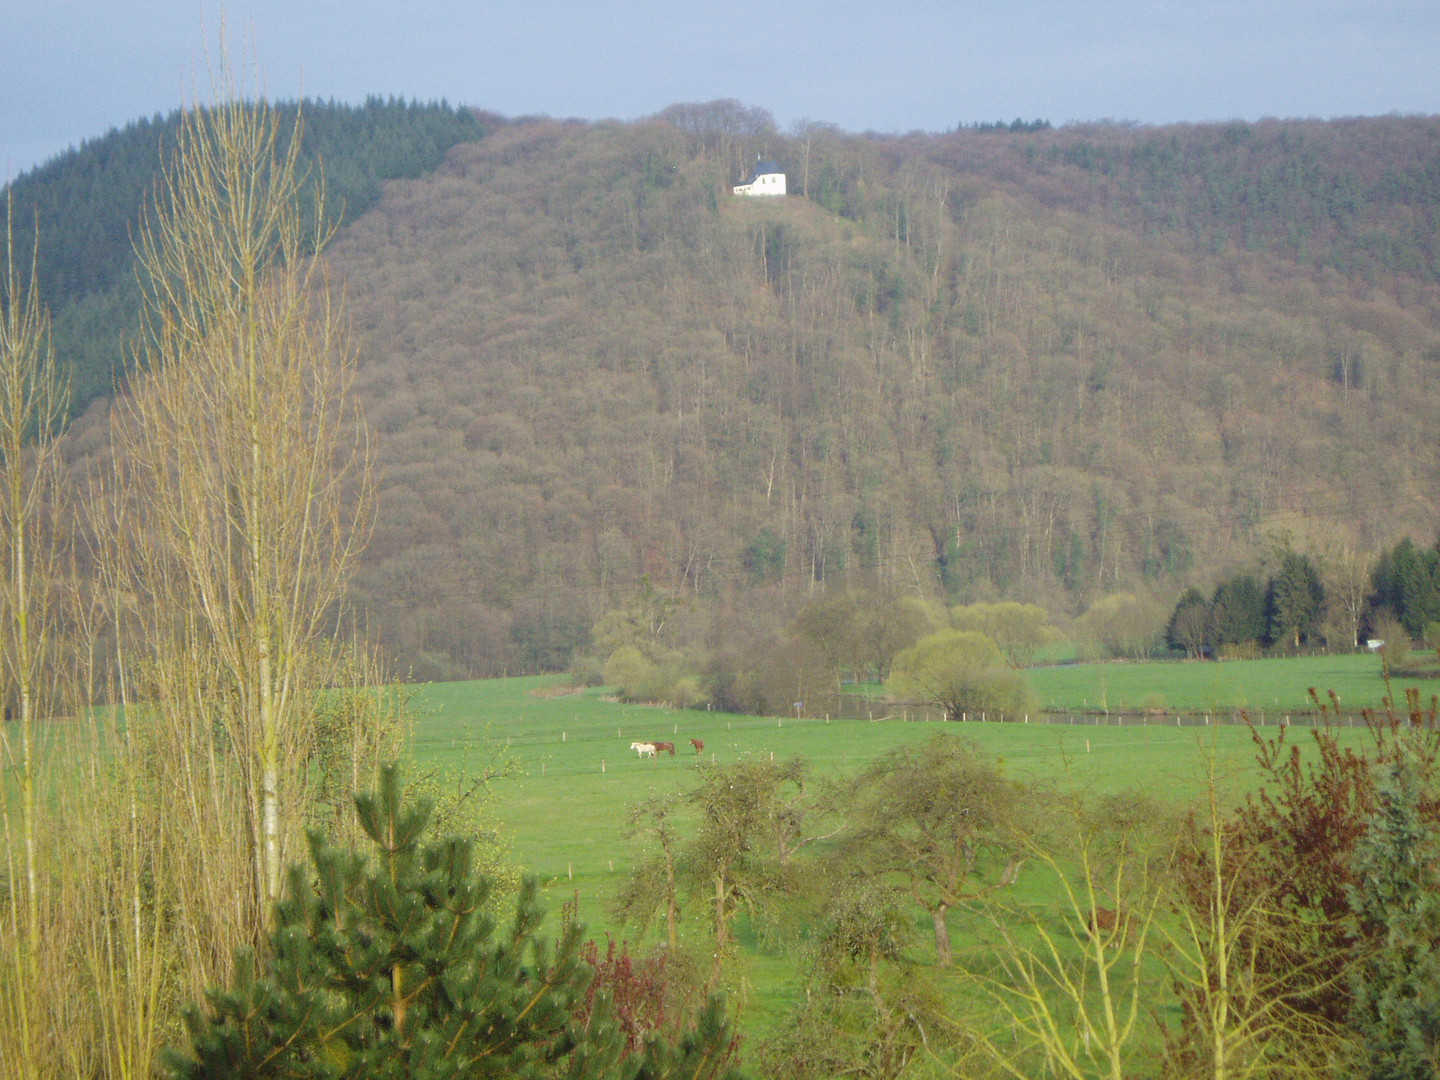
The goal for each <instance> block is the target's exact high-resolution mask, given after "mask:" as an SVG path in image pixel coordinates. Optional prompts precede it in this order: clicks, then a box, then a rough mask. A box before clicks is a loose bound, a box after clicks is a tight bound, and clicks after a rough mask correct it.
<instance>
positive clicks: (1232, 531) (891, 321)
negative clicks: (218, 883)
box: [17, 102, 1440, 677]
mask: <svg viewBox="0 0 1440 1080" xmlns="http://www.w3.org/2000/svg"><path fill="white" fill-rule="evenodd" d="M411 109H412V107H406V110H411ZM367 110H370V111H373V112H374V113H375V116H374V119H375V125H374V126H375V127H376V129H377V136H376V144H377V145H378V146H380V147H381V148H382V150H383V148H384V147H389V146H392V145H396V144H398V143H400V142H403V141H404V140H403V139H402V138H401V136H400V135H399V134H395V135H393V136H392V135H390V134H387V132H391V131H401V130H405V131H410V130H412V129H411V128H407V127H406V126H405V124H403V123H401V122H400V121H399V120H395V123H394V124H393V125H390V124H389V120H387V119H386V118H391V119H394V118H393V117H391V113H392V112H393V111H394V108H393V107H392V106H391V105H386V106H384V107H383V108H382V107H381V105H380V104H379V103H374V104H373V106H371V107H367ZM367 110H360V111H358V112H356V113H355V114H354V115H353V116H351V114H349V113H345V115H346V116H347V117H349V118H350V119H349V120H347V123H350V127H347V128H345V129H344V130H345V131H346V132H350V133H353V134H354V136H355V138H357V139H358V138H360V137H361V133H362V132H363V131H364V129H365V122H366V121H365V117H366V116H367V115H369V114H370V113H369V111H367ZM312 111H315V112H323V111H324V110H323V109H320V108H319V107H315V108H314V109H313V110H312ZM412 111H413V110H412ZM342 112H343V110H342ZM420 113H421V114H422V115H420V116H419V117H417V118H416V119H415V122H414V126H413V131H414V132H429V133H430V135H429V136H428V137H429V139H430V141H429V142H426V144H425V145H426V146H429V147H431V148H432V149H433V150H434V151H435V152H434V154H429V151H427V154H429V156H425V155H422V156H423V157H424V161H425V162H426V163H433V162H434V161H435V160H437V159H438V153H439V151H440V150H441V149H442V148H443V146H444V145H446V144H447V142H448V141H453V139H455V138H465V137H467V136H465V135H464V134H463V133H462V132H461V129H462V128H465V125H466V124H470V125H472V126H473V125H474V124H475V123H476V122H475V121H474V120H473V118H462V117H461V116H460V115H459V114H451V113H449V112H447V111H446V110H444V109H443V108H441V109H439V110H437V111H436V112H434V113H433V115H432V114H430V113H426V112H425V111H424V110H420ZM408 115H409V112H408V111H407V112H406V116H407V117H408ZM426 117H429V119H426ZM382 120H386V122H385V123H381V121H382ZM351 121H353V123H352V122H351ZM422 121H423V122H422ZM387 125H388V126H387ZM427 125H428V126H427ZM316 126H317V127H319V126H322V125H321V124H319V123H317V124H316ZM381 129H383V130H381ZM146 130H147V131H148V130H149V129H148V128H147V129H146ZM466 130H471V129H466ZM149 137H150V136H149V135H147V136H146V138H149ZM407 137H409V136H407ZM415 137H417V138H418V136H415ZM336 139H337V141H339V142H341V143H344V144H345V145H349V144H348V142H347V141H346V140H345V139H341V138H340V136H336ZM422 141H424V140H422ZM406 145H410V144H408V143H407V144H406ZM89 149H90V148H87V151H86V152H87V153H88V152H89ZM376 152H377V153H382V151H376ZM757 153H763V154H764V155H765V156H766V157H767V158H773V159H776V160H778V161H779V162H780V163H781V164H782V166H783V167H784V168H785V169H786V170H787V172H788V173H789V174H790V176H791V188H792V190H794V191H796V192H797V193H798V195H797V197H792V198H788V199H784V200H775V201H764V202H762V201H760V200H735V199H733V198H731V197H730V196H729V195H728V190H729V185H730V184H731V183H733V182H734V181H735V180H736V179H737V178H738V176H739V175H740V173H742V172H743V171H744V169H745V167H746V166H747V165H748V163H749V162H751V161H753V160H754V157H755V155H756V154H757ZM382 156H383V154H382ZM393 156H394V157H395V158H396V159H399V158H402V157H404V154H402V153H401V152H400V151H398V150H397V151H396V152H395V154H394V155H393ZM80 157H81V158H84V154H83V153H82V154H81V155H80ZM337 157H340V158H342V159H343V160H349V158H348V157H346V155H345V154H344V153H340V152H338V151H332V152H329V154H328V156H326V158H325V161H326V168H327V175H330V174H332V173H334V172H336V171H338V172H339V173H340V174H341V175H348V172H347V167H345V166H343V165H338V166H337V164H336V158H337ZM85 160H89V159H88V158H86V159H85ZM387 160H389V159H388V158H387ZM407 161H408V159H407ZM362 171H363V170H362ZM373 171H374V174H375V175H382V174H383V175H398V173H394V172H392V173H382V172H381V170H380V169H379V166H377V167H376V168H375V170H373ZM412 172H413V169H412ZM1435 175H1440V121H1437V120H1435V119H1429V118H1398V117H1389V118H1379V119H1374V120H1351V121H1340V122H1334V123H1319V122H1309V121H1306V122H1280V121H1274V122H1268V121H1267V122H1265V123H1262V124H1256V125H1208V126H1204V125H1202V126H1194V127H1174V128H1163V129H1145V128H1135V129H1132V128H1124V127H1114V126H1103V125H1099V126H1073V127H1067V128H1061V129H1049V128H1046V127H1043V126H1038V125H1021V126H1020V127H1019V128H1015V127H1014V126H1013V125H1011V126H1009V127H1008V128H1007V130H1005V131H1000V130H997V129H994V128H993V126H992V127H987V128H985V129H984V130H981V129H979V128H973V129H961V130H957V131H955V132H951V133H948V134H944V135H936V136H921V135H912V136H904V137H899V136H897V137H882V136H871V135H866V136H851V135H847V134H844V133H842V132H840V131H838V130H836V129H834V128H832V127H829V126H827V125H823V124H806V125H802V126H800V127H798V128H796V129H795V130H794V131H793V132H792V133H790V134H786V135H782V134H780V133H779V132H778V131H777V130H776V128H775V125H774V123H773V121H772V120H771V119H770V117H769V116H768V114H766V113H765V112H764V111H763V110H760V109H755V108H749V107H746V106H742V105H739V104H738V103H736V102H711V103H706V104H699V105H677V106H673V107H671V108H670V109H667V110H665V111H664V112H663V113H661V114H660V115H659V116H657V117H655V118H652V119H650V120H646V121H641V122H636V123H630V124H621V123H600V124H587V123H579V122H554V121H548V120H537V121H527V122H524V123H515V124H506V125H496V126H495V127H494V130H493V131H492V132H491V134H490V135H488V136H487V137H486V138H485V139H484V140H481V141H478V142H469V143H466V144H464V145H458V146H454V147H452V149H451V150H450V152H449V154H448V157H447V158H446V162H445V164H444V165H443V166H442V167H441V168H439V169H438V170H436V171H434V172H431V173H427V174H425V175H423V176H416V177H415V178H413V179H410V180H404V181H397V182H395V183H392V184H391V185H389V186H388V187H387V189H386V193H385V195H384V197H383V198H381V199H380V200H379V201H378V202H376V203H375V204H374V205H373V206H371V207H370V209H369V212H368V213H366V214H364V215H363V216H361V217H359V218H358V219H355V218H351V219H349V220H351V224H349V225H348V226H347V227H346V228H344V229H343V230H342V232H341V234H340V235H339V236H338V237H337V239H336V243H335V244H334V245H333V246H332V248H331V254H330V258H331V266H332V269H333V271H334V272H335V273H336V274H337V275H340V276H343V277H344V279H345V280H346V282H347V294H348V297H349V301H350V310H351V312H352V315H353V317H354V319H355V321H356V325H357V329H358V330H359V331H360V336H361V338H362V339H363V340H364V341H365V342H366V345H365V350H364V352H363V354H362V356H361V358H360V359H361V367H360V374H359V382H358V386H357V389H358V391H359V393H360V395H361V397H362V398H363V399H364V401H365V404H366V409H367V412H368V414H369V415H370V417H371V418H372V419H373V420H374V423H375V429H376V436H377V441H376V448H377V457H378V462H379V464H380V465H381V467H382V474H383V476H384V480H383V483H382V487H381V490H380V499H379V508H378V515H377V530H376V536H375V543H374V544H373V545H372V547H371V550H370V553H369V555H368V556H367V558H366V561H365V563H364V565H363V566H362V568H361V572H360V574H359V576H358V577H357V580H356V593H355V595H356V598H357V599H358V600H360V601H362V602H363V603H364V604H365V605H366V607H367V608H368V611H369V613H370V618H371V621H372V624H373V625H374V626H375V627H376V628H377V630H378V631H379V632H380V634H381V635H382V637H383V638H384V640H385V642H386V643H387V644H388V645H389V647H390V648H391V649H392V650H393V651H394V652H395V653H396V654H397V655H398V656H399V657H400V658H401V659H402V660H403V661H404V662H405V663H406V664H407V665H409V666H410V668H411V670H412V671H413V672H414V673H415V674H416V675H418V676H423V677H453V676H460V675H472V674H499V673H502V672H511V673H513V672H517V671H522V670H536V669H542V668H551V669H553V668H558V667H562V666H564V665H565V664H567V663H569V662H570V660H571V658H572V656H573V654H574V653H575V651H576V650H577V649H582V648H584V647H586V646H587V645H588V635H589V630H590V628H591V627H592V626H594V625H596V624H597V623H598V622H599V620H600V617H601V615H602V614H603V613H604V612H605V611H608V610H611V609H612V608H615V607H617V606H619V605H621V604H623V603H624V601H625V598H626V597H628V596H629V595H630V594H632V593H633V591H634V589H635V588H636V585H637V583H638V582H639V581H640V580H641V579H642V577H646V576H647V575H648V579H649V580H651V581H653V582H654V584H655V585H656V587H657V588H661V589H663V590H666V591H670V592H673V593H675V594H677V595H685V596H687V597H688V598H689V600H690V601H691V605H690V607H689V608H688V609H687V610H688V612H689V614H688V616H687V618H686V620H685V626H684V628H683V629H684V633H685V634H686V635H689V636H688V638H686V639H684V640H679V641H676V642H674V643H673V645H672V647H673V648H676V649H680V648H683V647H685V646H687V645H691V644H696V643H704V641H705V639H706V638H707V637H708V638H710V639H712V640H711V642H710V644H712V645H713V644H714V642H713V639H714V636H715V635H716V634H717V633H719V632H720V630H719V629H718V628H721V627H725V626H731V627H734V626H737V625H741V624H746V623H752V624H753V623H755V622H757V621H764V620H766V619H768V620H769V622H770V623H771V624H772V625H773V624H775V623H777V622H780V621H788V620H789V618H790V617H791V616H793V615H794V614H795V613H796V612H797V611H799V610H800V609H801V608H802V607H804V605H805V603H806V602H807V601H808V600H810V599H812V598H813V596H812V594H816V593H819V592H821V591H828V590H831V589H837V588H838V589H843V590H848V591H851V592H854V591H857V590H859V591H865V592H868V593H874V594H879V595H909V596H914V597H917V598H919V599H922V600H925V601H929V602H937V603H940V604H942V605H943V606H946V607H948V606H951V605H955V604H973V603H980V602H988V603H993V602H999V601H1011V602H1017V603H1029V604H1037V605H1040V606H1043V607H1045V608H1046V609H1047V610H1049V611H1051V612H1053V613H1055V614H1056V615H1057V617H1060V618H1063V617H1065V616H1066V615H1077V614H1079V613H1081V612H1083V611H1086V610H1087V609H1090V608H1091V607H1092V605H1094V604H1096V603H1097V602H1098V601H1102V600H1104V599H1105V598H1106V597H1108V596H1111V595H1133V596H1136V597H1138V598H1139V602H1140V603H1141V604H1142V606H1143V605H1145V604H1148V603H1149V602H1150V601H1151V600H1152V599H1153V600H1155V601H1156V602H1158V603H1159V604H1161V605H1162V606H1164V607H1166V608H1168V607H1170V606H1171V605H1172V604H1173V603H1174V598H1175V596H1176V595H1178V593H1179V591H1180V589H1181V588H1182V587H1183V586H1185V585H1188V584H1192V583H1203V584H1204V591H1206V592H1207V593H1208V592H1209V590H1210V589H1211V588H1213V585H1214V583H1216V582H1218V581H1220V580H1222V579H1223V578H1225V577H1226V576H1227V575H1233V574H1234V573H1235V572H1236V570H1237V568H1239V567H1243V566H1248V565H1253V564H1254V563H1255V562H1256V561H1257V559H1258V557H1259V556H1260V555H1261V554H1263V553H1264V552H1265V551H1266V550H1267V546H1268V545H1269V543H1270V538H1269V536H1268V535H1267V533H1268V530H1269V529H1270V527H1271V526H1272V525H1273V524H1274V523H1276V522H1277V521H1282V520H1285V521H1289V520H1293V519H1294V518H1295V517H1296V516H1297V515H1298V516H1302V517H1306V518H1308V519H1309V523H1310V524H1311V525H1312V526H1313V529H1314V530H1315V531H1317V532H1326V531H1328V533H1329V535H1330V539H1331V540H1333V541H1334V543H1335V544H1336V545H1337V546H1344V547H1347V548H1348V549H1351V550H1354V551H1368V552H1376V551H1379V550H1381V549H1382V548H1384V547H1386V546H1387V545H1391V544H1393V543H1394V542H1395V541H1396V539H1397V538H1398V537H1400V536H1403V535H1406V534H1407V533H1408V534H1411V535H1422V536H1424V535H1432V534H1433V532H1434V530H1435V526H1436V524H1437V522H1436V520H1435V510H1434V507H1433V505H1432V503H1431V501H1430V500H1428V499H1427V498H1425V497H1423V496H1424V495H1425V494H1426V493H1427V492H1429V491H1432V490H1433V488H1434V483H1435V480H1436V477H1437V474H1440V451H1437V448H1436V446H1435V443H1434V440H1433V439H1432V438H1430V437H1429V424H1430V418H1431V417H1433V415H1434V413H1435V410H1436V406H1437V405H1440V401H1437V397H1440V389H1437V387H1436V383H1435V380H1434V378H1433V368H1434V365H1435V363H1436V357H1437V356H1440V286H1437V283H1436V281H1435V273H1434V269H1433V267H1434V258H1433V255H1432V254H1431V250H1432V249H1433V247H1434V244H1435V233H1436V223H1437V216H1436V215H1437V207H1440V202H1437V199H1440V196H1437V193H1436V191H1435V185H1434V183H1433V178H1434V176H1435ZM23 179H24V180H25V181H26V182H30V181H31V180H33V179H35V178H30V177H27V178H23ZM17 185H18V182H17ZM17 189H18V187H17ZM341 194H342V195H343V194H344V193H343V192H342V193H341ZM348 197H349V198H350V206H351V209H352V210H353V209H355V208H356V207H357V205H358V204H359V203H361V202H363V200H362V199H358V198H357V197H355V196H348ZM17 209H18V208H17ZM67 250H68V248H67ZM107 297H108V299H107ZM107 305H108V306H107ZM120 307H123V305H122V304H121V302H120V300H119V299H118V294H114V295H112V294H109V293H106V294H103V295H102V294H100V293H93V292H92V293H89V294H87V297H86V299H84V300H82V301H79V302H77V303H74V304H70V306H69V307H65V308H64V310H63V311H61V313H60V314H61V317H60V318H59V319H58V320H57V343H58V344H59V345H60V348H59V352H60V353H61V355H62V358H64V357H67V356H71V355H72V352H71V351H69V350H67V348H66V347H65V345H64V341H65V333H68V331H65V330H64V327H65V326H67V325H70V322H71V320H75V319H83V320H88V322H87V325H94V326H96V327H99V326H102V325H105V324H107V323H110V322H113V321H115V319H116V318H118V312H119V308H120ZM97 332H98V331H97ZM97 340H98V339H97ZM73 356H74V357H75V358H78V360H77V362H79V363H80V365H81V368H84V366H85V365H86V364H88V363H89V361H88V360H86V359H85V358H84V357H85V354H84V353H83V350H75V351H73ZM102 369H103V372H104V379H105V380H108V378H109V372H110V370H111V367H110V365H109V362H108V361H107V362H105V363H104V364H102V365H101V367H100V368H96V369H95V370H102ZM80 381H81V376H80V375H78V374H77V388H78V387H79V384H80ZM81 396H82V397H83V396H84V395H83V394H82V395H81ZM1350 624H1351V629H1352V631H1353V629H1354V628H1355V626H1356V625H1357V623H1356V622H1355V616H1354V614H1353V613H1352V615H1351V616H1350ZM1291 629H1292V630H1294V629H1296V627H1292V628H1291ZM1264 632H1265V633H1268V628H1267V629H1266V631H1264ZM1301 636H1302V637H1304V631H1302V632H1301ZM1292 639H1293V635H1292Z"/></svg>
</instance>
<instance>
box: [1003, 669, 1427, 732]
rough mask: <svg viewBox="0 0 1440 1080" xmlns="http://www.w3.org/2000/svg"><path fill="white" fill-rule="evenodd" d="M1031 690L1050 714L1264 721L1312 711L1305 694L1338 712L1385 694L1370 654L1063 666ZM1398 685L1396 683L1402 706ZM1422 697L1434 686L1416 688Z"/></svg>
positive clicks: (1038, 678) (1370, 704)
mask: <svg viewBox="0 0 1440 1080" xmlns="http://www.w3.org/2000/svg"><path fill="white" fill-rule="evenodd" d="M1027 675H1028V677H1029V679H1030V685H1031V687H1032V688H1033V689H1034V691H1035V696H1036V697H1037V698H1038V699H1039V701H1040V703H1041V706H1042V707H1043V708H1045V709H1046V710H1048V711H1051V712H1062V713H1063V712H1097V711H1100V712H1103V711H1106V710H1108V711H1110V712H1138V711H1142V710H1170V711H1175V712H1184V713H1205V712H1212V713H1232V712H1238V711H1240V710H1248V711H1249V712H1251V713H1252V714H1255V715H1256V716H1257V719H1258V714H1259V713H1261V712H1264V713H1265V714H1266V715H1267V716H1273V715H1274V714H1276V713H1285V712H1308V711H1311V710H1313V709H1314V704H1313V703H1312V702H1311V700H1310V697H1309V690H1310V688H1311V687H1314V688H1315V690H1316V691H1317V692H1318V693H1319V694H1320V698H1321V700H1322V701H1328V700H1329V698H1328V695H1329V692H1330V691H1332V690H1333V691H1335V693H1337V694H1338V695H1339V697H1340V704H1341V707H1342V709H1344V710H1347V711H1348V710H1352V709H1353V710H1355V712H1356V713H1358V712H1359V710H1361V709H1364V708H1374V707H1377V706H1379V705H1380V704H1381V702H1382V701H1383V699H1384V697H1385V695H1386V693H1387V689H1386V685H1385V680H1384V679H1383V678H1382V676H1381V670H1380V657H1379V656H1377V655H1375V654H1373V653H1360V654H1350V655H1343V656H1302V657H1295V658H1293V659H1290V658H1287V659H1268V660H1223V661H1214V660H1208V661H1189V662H1187V661H1173V662H1165V663H1104V664H1063V665H1058V666H1055V667H1040V668H1032V669H1031V670H1030V671H1028V672H1027ZM1405 685H1406V684H1405V683H1404V682H1397V683H1396V684H1395V693H1396V694H1397V695H1398V696H1400V698H1401V702H1402V703H1403V700H1404V698H1403V687H1404V686H1405ZM1419 685H1420V686H1421V691H1422V694H1423V695H1424V696H1425V697H1426V698H1427V699H1428V697H1429V695H1430V694H1432V693H1434V692H1435V691H1436V690H1437V689H1440V687H1437V686H1436V685H1435V684H1434V682H1433V681H1431V682H1428V683H1421V684H1419Z"/></svg>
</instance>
